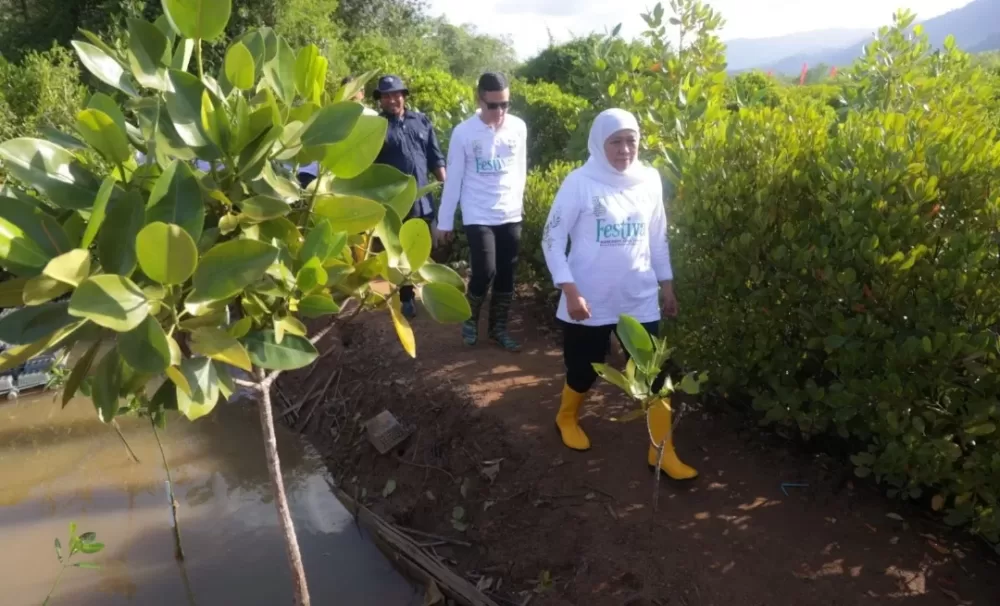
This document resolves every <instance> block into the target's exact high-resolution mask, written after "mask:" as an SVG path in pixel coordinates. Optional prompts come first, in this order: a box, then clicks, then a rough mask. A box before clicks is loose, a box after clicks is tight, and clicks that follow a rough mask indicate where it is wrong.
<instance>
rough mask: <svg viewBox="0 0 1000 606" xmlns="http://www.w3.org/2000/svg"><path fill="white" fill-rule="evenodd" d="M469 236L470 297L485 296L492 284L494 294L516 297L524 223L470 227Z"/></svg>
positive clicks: (466, 230)
mask: <svg viewBox="0 0 1000 606" xmlns="http://www.w3.org/2000/svg"><path fill="white" fill-rule="evenodd" d="M465 236H466V238H468V240H469V256H470V257H471V259H470V265H471V266H472V277H471V278H470V279H469V294H470V295H472V296H474V297H485V296H486V292H487V291H488V290H489V289H490V284H493V292H498V293H504V294H512V293H513V292H514V275H515V274H516V273H517V260H518V254H519V253H520V251H521V223H520V222H517V223H505V224H504V225H466V226H465Z"/></svg>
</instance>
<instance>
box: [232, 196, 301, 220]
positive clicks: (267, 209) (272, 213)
mask: <svg viewBox="0 0 1000 606" xmlns="http://www.w3.org/2000/svg"><path fill="white" fill-rule="evenodd" d="M239 206H240V210H242V211H243V215H244V216H245V217H249V218H250V219H252V220H254V221H269V220H271V219H277V218H278V217H284V216H285V215H287V214H288V213H289V212H291V210H292V207H291V206H289V205H288V203H287V202H285V201H284V200H281V199H278V198H272V197H271V196H254V197H252V198H247V199H246V200H243V201H242V202H239Z"/></svg>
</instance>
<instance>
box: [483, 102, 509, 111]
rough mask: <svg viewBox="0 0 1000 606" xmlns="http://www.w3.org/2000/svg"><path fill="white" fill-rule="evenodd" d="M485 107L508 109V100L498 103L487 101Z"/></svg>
mask: <svg viewBox="0 0 1000 606" xmlns="http://www.w3.org/2000/svg"><path fill="white" fill-rule="evenodd" d="M486 109H493V110H497V109H510V101H501V102H499V103H487V104H486Z"/></svg>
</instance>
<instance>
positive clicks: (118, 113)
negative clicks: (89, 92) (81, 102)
mask: <svg viewBox="0 0 1000 606" xmlns="http://www.w3.org/2000/svg"><path fill="white" fill-rule="evenodd" d="M87 107H88V108H90V109H96V110H99V111H102V112H104V113H105V114H107V115H108V116H110V117H111V119H112V120H114V122H115V124H117V125H118V128H119V129H121V131H122V132H123V133H124V132H128V126H127V123H126V122H125V114H123V113H122V110H121V108H120V107H118V103H116V102H115V100H114V99H112V98H111V97H110V96H108V95H105V94H104V93H94V94H93V96H91V97H90V101H88V102H87Z"/></svg>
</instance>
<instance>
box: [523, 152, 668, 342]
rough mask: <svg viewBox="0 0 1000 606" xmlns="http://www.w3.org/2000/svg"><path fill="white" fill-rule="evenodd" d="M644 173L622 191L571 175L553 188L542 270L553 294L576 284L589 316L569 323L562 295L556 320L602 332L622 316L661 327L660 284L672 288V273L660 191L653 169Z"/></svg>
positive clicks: (543, 248)
mask: <svg viewBox="0 0 1000 606" xmlns="http://www.w3.org/2000/svg"><path fill="white" fill-rule="evenodd" d="M647 172H648V175H649V176H648V178H646V179H644V180H643V181H642V182H641V183H640V184H638V185H635V186H632V187H629V188H627V189H624V190H622V189H617V188H613V187H610V186H608V185H605V184H604V183H601V182H599V181H595V180H593V179H591V178H589V177H587V176H585V175H584V174H583V173H582V172H581V171H580V170H576V171H573V172H572V173H570V175H569V176H568V177H567V178H566V180H565V181H564V182H563V184H562V187H560V188H559V193H557V194H556V199H555V202H553V204H552V209H551V210H550V211H549V218H548V221H547V223H546V225H545V232H544V234H543V236H542V250H543V252H544V254H545V262H546V264H547V265H548V267H549V271H550V272H551V273H552V280H553V282H554V283H555V285H556V286H557V287H558V286H560V285H562V284H566V283H568V282H573V283H575V284H576V286H577V288H578V289H579V291H580V294H581V295H582V296H583V298H584V299H585V300H586V301H587V304H588V305H589V307H590V313H591V317H590V318H589V319H587V320H584V321H583V322H576V321H574V320H573V319H572V318H570V317H569V313H568V312H567V311H566V295H565V294H563V295H562V297H560V299H559V311H558V312H557V314H556V316H557V317H558V318H559V319H560V320H563V321H565V322H571V323H574V324H583V325H585V326H607V325H612V324H617V323H618V316H619V315H621V314H628V315H630V316H632V317H634V318H635V319H636V320H639V321H640V322H656V321H658V320H659V319H660V303H659V283H660V282H662V281H665V280H672V279H673V269H672V268H671V266H670V247H669V245H668V243H667V215H666V212H665V211H664V209H663V184H662V181H661V180H660V175H659V173H657V172H656V171H655V170H654V169H652V168H649V169H648V171H647ZM567 240H568V241H569V244H570V251H569V255H568V256H567V254H566V245H567Z"/></svg>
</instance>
